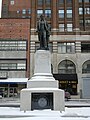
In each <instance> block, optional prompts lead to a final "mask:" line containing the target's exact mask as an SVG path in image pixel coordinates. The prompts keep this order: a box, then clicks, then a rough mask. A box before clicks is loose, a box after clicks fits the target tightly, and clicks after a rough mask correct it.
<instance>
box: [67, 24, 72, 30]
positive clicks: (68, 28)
mask: <svg viewBox="0 0 90 120" xmlns="http://www.w3.org/2000/svg"><path fill="white" fill-rule="evenodd" d="M67 31H69V32H72V23H69V24H67Z"/></svg>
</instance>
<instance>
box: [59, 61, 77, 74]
mask: <svg viewBox="0 0 90 120" xmlns="http://www.w3.org/2000/svg"><path fill="white" fill-rule="evenodd" d="M58 73H60V74H75V73H76V67H75V64H74V63H73V62H72V61H70V60H64V61H62V62H61V63H59V65H58Z"/></svg>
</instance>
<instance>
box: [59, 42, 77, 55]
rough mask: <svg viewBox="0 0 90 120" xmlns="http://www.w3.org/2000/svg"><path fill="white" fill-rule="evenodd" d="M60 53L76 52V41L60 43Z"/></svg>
mask: <svg viewBox="0 0 90 120" xmlns="http://www.w3.org/2000/svg"><path fill="white" fill-rule="evenodd" d="M58 53H75V43H74V42H71V43H58Z"/></svg>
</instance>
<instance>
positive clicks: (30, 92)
mask: <svg viewBox="0 0 90 120" xmlns="http://www.w3.org/2000/svg"><path fill="white" fill-rule="evenodd" d="M63 94H64V91H63V90H60V89H57V88H49V89H48V88H28V89H23V90H22V91H21V106H20V110H21V111H22V110H23V111H31V110H43V109H51V110H55V111H60V112H62V111H64V110H65V107H64V96H63ZM50 96H51V97H50Z"/></svg>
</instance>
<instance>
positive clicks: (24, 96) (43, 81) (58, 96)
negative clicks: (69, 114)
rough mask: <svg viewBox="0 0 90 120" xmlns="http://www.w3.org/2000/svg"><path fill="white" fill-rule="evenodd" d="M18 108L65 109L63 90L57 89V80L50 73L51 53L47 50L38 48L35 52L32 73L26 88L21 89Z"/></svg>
mask: <svg viewBox="0 0 90 120" xmlns="http://www.w3.org/2000/svg"><path fill="white" fill-rule="evenodd" d="M20 109H21V110H23V111H27V110H29V111H30V110H35V109H38V110H41V109H51V110H58V111H64V109H65V105H64V91H63V90H60V89H58V81H56V80H55V79H54V77H53V75H52V73H51V54H50V52H49V51H47V50H38V51H37V52H36V53H35V69H34V75H33V77H32V78H31V79H30V80H29V81H28V82H27V88H25V89H23V90H21V104H20Z"/></svg>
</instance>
